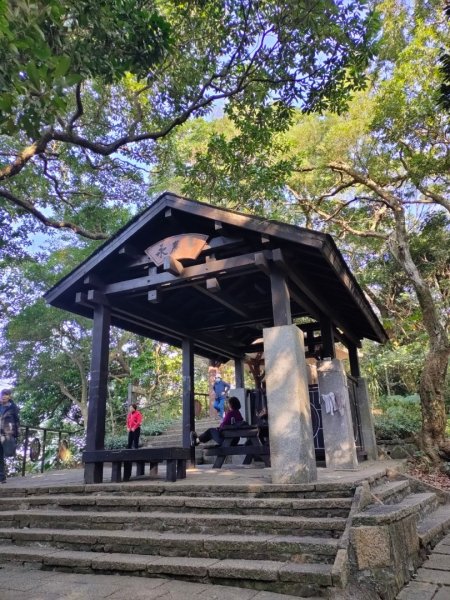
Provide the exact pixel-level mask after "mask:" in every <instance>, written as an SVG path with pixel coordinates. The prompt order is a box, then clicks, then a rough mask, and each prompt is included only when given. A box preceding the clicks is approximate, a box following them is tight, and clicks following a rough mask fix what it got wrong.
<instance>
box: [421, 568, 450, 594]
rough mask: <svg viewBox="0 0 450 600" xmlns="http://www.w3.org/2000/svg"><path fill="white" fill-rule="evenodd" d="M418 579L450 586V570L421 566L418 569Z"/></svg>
mask: <svg viewBox="0 0 450 600" xmlns="http://www.w3.org/2000/svg"><path fill="white" fill-rule="evenodd" d="M417 581H425V582H427V583H435V584H438V585H449V586H450V573H449V572H448V571H440V570H437V569H436V570H435V569H423V568H421V569H419V570H418V571H417ZM449 598H450V596H449Z"/></svg>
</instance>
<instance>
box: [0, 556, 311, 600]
mask: <svg viewBox="0 0 450 600" xmlns="http://www.w3.org/2000/svg"><path fill="white" fill-rule="evenodd" d="M106 599H107V600H129V599H131V600H298V597H297V596H287V595H285V594H275V593H273V592H260V591H257V590H249V589H243V588H236V587H227V586H222V585H214V586H213V585H207V584H202V583H190V582H186V581H172V580H168V579H156V578H155V579H149V578H146V577H128V576H120V575H85V574H81V573H60V572H57V571H40V570H38V569H36V568H33V567H32V566H17V565H12V564H11V565H6V566H5V565H4V566H0V600H106ZM310 600H314V598H312V599H311V598H310Z"/></svg>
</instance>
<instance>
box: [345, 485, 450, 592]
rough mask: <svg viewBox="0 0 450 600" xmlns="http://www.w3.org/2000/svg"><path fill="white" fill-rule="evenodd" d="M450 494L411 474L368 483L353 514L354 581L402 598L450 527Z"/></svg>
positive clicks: (356, 503)
mask: <svg viewBox="0 0 450 600" xmlns="http://www.w3.org/2000/svg"><path fill="white" fill-rule="evenodd" d="M449 500H450V496H449V495H447V494H445V493H443V492H442V493H441V492H440V491H439V490H436V489H435V488H432V487H431V486H426V485H424V484H422V483H421V482H419V481H417V480H414V479H413V478H409V477H407V476H406V475H401V474H395V475H394V476H393V478H389V477H388V476H386V477H383V478H380V479H378V480H377V481H374V482H370V483H368V484H366V486H365V488H363V489H362V492H361V494H360V498H359V501H358V502H354V508H355V507H356V508H357V509H358V504H359V511H358V510H357V512H355V513H354V514H353V515H352V516H351V519H350V520H351V532H350V537H351V540H352V543H351V545H349V555H350V563H351V570H352V579H354V580H357V581H359V582H360V583H361V582H364V583H365V584H368V585H370V587H372V588H373V589H375V590H376V591H377V593H379V594H380V596H381V598H383V599H384V600H391V599H393V598H395V597H396V594H397V593H398V592H399V590H400V589H401V588H402V587H403V586H404V585H405V584H406V583H407V582H408V581H410V579H411V578H412V577H413V575H414V573H415V571H416V570H417V568H418V567H419V566H420V565H421V564H422V563H423V561H424V560H426V558H427V555H428V554H429V553H430V551H431V549H432V548H433V547H434V545H436V543H437V542H438V541H439V540H440V539H441V538H442V537H443V536H444V535H445V534H446V533H447V532H448V531H450V504H449Z"/></svg>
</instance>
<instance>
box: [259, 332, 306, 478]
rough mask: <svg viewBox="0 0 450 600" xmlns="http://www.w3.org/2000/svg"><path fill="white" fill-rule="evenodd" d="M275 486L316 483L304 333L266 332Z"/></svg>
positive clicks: (269, 411) (265, 353)
mask: <svg viewBox="0 0 450 600" xmlns="http://www.w3.org/2000/svg"><path fill="white" fill-rule="evenodd" d="M264 356H265V367H266V393H267V410H268V413H269V423H270V460H271V467H272V468H271V472H272V483H309V482H311V481H316V480H317V469H316V457H315V452H314V440H313V434H312V426H311V409H310V404H309V392H308V377H307V373H306V363H305V349H304V342H303V332H302V331H300V330H299V329H298V327H297V326H296V325H282V326H280V327H271V328H268V329H264Z"/></svg>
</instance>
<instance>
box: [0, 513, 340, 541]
mask: <svg viewBox="0 0 450 600" xmlns="http://www.w3.org/2000/svg"><path fill="white" fill-rule="evenodd" d="M1 516H2V519H1V522H2V525H3V526H4V527H16V528H24V527H30V528H34V527H37V528H51V529H54V528H55V527H57V528H61V529H96V528H98V527H101V528H102V529H108V530H117V529H124V528H125V527H127V528H130V529H133V530H152V531H174V530H178V531H183V532H184V533H218V534H223V533H239V534H242V533H243V532H245V533H249V534H267V533H270V534H280V535H283V534H286V533H289V534H290V535H317V536H332V537H339V535H340V533H341V532H342V531H343V530H344V528H345V524H346V519H344V518H341V517H332V518H313V517H287V516H268V515H267V516H266V515H252V516H250V515H230V514H222V515H212V514H206V513H204V514H195V513H185V514H182V513H180V514H179V513H174V512H162V511H146V512H138V513H134V512H130V511H126V512H125V511H124V512H121V511H117V512H100V511H98V512H97V511H92V512H87V511H67V510H36V509H30V510H16V511H3V512H2V513H1Z"/></svg>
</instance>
